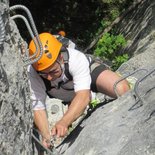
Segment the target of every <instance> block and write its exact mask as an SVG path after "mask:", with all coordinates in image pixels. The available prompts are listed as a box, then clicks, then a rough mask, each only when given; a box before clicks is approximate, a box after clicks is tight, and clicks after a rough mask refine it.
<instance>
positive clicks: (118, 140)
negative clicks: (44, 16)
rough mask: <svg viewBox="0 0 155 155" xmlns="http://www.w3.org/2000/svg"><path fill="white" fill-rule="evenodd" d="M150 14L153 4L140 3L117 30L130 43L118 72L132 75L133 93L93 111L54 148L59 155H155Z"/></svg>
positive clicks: (154, 46)
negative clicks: (134, 79) (126, 60)
mask: <svg viewBox="0 0 155 155" xmlns="http://www.w3.org/2000/svg"><path fill="white" fill-rule="evenodd" d="M154 12H155V2H153V1H149V0H146V1H142V3H141V4H140V5H139V6H138V7H137V8H136V9H135V10H134V11H133V12H132V13H130V14H128V15H127V16H126V18H125V19H123V20H122V21H121V23H119V26H118V32H121V33H124V34H125V36H126V37H127V38H128V39H130V40H129V43H128V46H127V48H126V49H125V50H126V51H128V53H130V54H131V55H133V58H131V59H130V60H129V61H128V62H127V63H125V64H123V65H122V66H120V68H119V69H118V71H119V72H121V73H122V74H123V75H124V76H127V75H130V74H133V72H135V73H134V74H133V75H132V76H134V77H136V78H137V83H136V85H135V89H133V90H131V91H129V92H128V93H126V94H125V95H123V96H122V97H119V98H118V99H116V100H115V101H113V102H109V103H107V104H105V105H104V103H103V104H101V105H100V107H98V108H96V109H95V111H93V113H91V114H90V116H89V117H87V118H86V119H84V120H83V121H82V122H81V123H80V124H79V125H78V126H77V128H76V129H75V130H74V131H73V132H72V133H71V134H70V135H69V136H68V137H67V138H66V139H65V140H64V141H63V143H62V144H61V145H60V146H58V148H57V149H58V150H59V152H61V153H62V154H64V155H72V154H73V153H74V155H154V154H155V147H154V146H155V126H154V121H155V118H154V116H155V89H154V88H155V83H154V81H155V71H154V67H155V52H154V51H155V43H154V34H155V23H154V22H153V21H154V19H155V13H154ZM130 77H131V76H130Z"/></svg>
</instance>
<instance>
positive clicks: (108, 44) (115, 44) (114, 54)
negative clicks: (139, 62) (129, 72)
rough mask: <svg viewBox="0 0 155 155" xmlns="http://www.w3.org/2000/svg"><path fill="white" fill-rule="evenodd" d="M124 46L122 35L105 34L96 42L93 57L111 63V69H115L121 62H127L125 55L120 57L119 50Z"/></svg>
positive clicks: (124, 41)
mask: <svg viewBox="0 0 155 155" xmlns="http://www.w3.org/2000/svg"><path fill="white" fill-rule="evenodd" d="M125 45H126V40H125V38H124V37H123V35H121V34H119V35H116V36H115V35H112V34H109V33H105V34H104V35H103V37H102V38H101V39H100V40H99V41H98V43H97V45H96V49H95V52H94V55H96V56H99V57H101V58H102V59H104V60H109V61H111V62H112V63H113V66H112V68H113V69H117V68H118V67H119V66H120V65H121V64H122V63H123V62H125V61H127V60H128V55H127V54H122V55H120V49H121V48H122V47H124V46H125Z"/></svg>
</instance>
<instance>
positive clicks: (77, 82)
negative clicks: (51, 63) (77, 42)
mask: <svg viewBox="0 0 155 155" xmlns="http://www.w3.org/2000/svg"><path fill="white" fill-rule="evenodd" d="M68 52H69V72H70V74H71V75H72V77H73V83H74V91H75V92H77V91H79V90H84V89H90V84H91V76H90V70H89V62H88V60H87V58H86V56H85V55H84V54H83V53H82V52H80V51H77V50H76V49H72V48H68ZM62 69H63V73H62V75H61V77H60V78H58V79H56V80H55V81H51V84H52V85H57V84H58V82H60V81H62V80H63V81H66V80H67V77H66V76H65V75H64V68H62ZM28 74H29V84H30V90H31V100H32V102H33V110H40V109H45V108H46V105H45V100H46V96H47V94H46V87H45V84H44V82H43V80H42V79H41V77H40V76H39V75H38V74H37V72H36V71H35V70H34V68H33V67H32V65H29V66H28Z"/></svg>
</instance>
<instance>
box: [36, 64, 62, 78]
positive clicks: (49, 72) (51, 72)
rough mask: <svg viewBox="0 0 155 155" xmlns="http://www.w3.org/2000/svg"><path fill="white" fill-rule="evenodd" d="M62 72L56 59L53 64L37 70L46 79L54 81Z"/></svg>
mask: <svg viewBox="0 0 155 155" xmlns="http://www.w3.org/2000/svg"><path fill="white" fill-rule="evenodd" d="M61 74H62V68H61V65H60V63H59V62H58V61H56V62H55V63H54V64H53V65H51V66H50V67H48V68H47V69H44V70H42V71H40V72H39V75H40V76H42V77H43V78H46V79H48V80H49V81H51V80H52V81H54V80H56V79H57V78H59V77H60V76H61Z"/></svg>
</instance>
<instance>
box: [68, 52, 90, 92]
mask: <svg viewBox="0 0 155 155" xmlns="http://www.w3.org/2000/svg"><path fill="white" fill-rule="evenodd" d="M69 56H70V58H69V71H70V74H71V75H72V77H73V83H74V90H75V92H77V91H79V90H84V89H90V84H91V76H90V69H89V62H88V60H87V58H86V56H85V55H84V54H83V53H82V52H80V51H77V50H75V49H69Z"/></svg>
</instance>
